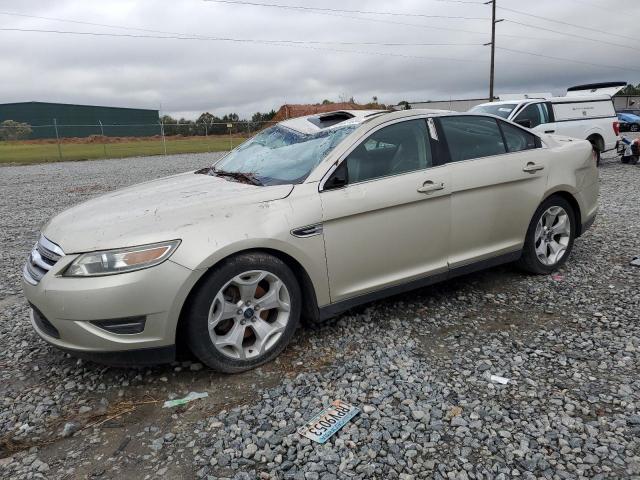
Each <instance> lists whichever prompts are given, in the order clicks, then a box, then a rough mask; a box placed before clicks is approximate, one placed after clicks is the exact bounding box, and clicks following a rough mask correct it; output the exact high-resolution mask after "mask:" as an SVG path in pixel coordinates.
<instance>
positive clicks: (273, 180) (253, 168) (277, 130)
mask: <svg viewBox="0 0 640 480" xmlns="http://www.w3.org/2000/svg"><path fill="white" fill-rule="evenodd" d="M357 127H358V125H356V124H350V125H344V126H337V127H334V128H326V129H324V130H322V131H319V132H317V133H313V134H304V133H300V132H298V131H296V130H292V129H290V128H287V127H285V126H283V125H275V126H273V127H270V128H267V129H266V130H263V131H262V132H260V133H258V134H257V135H256V136H255V137H253V138H251V139H249V140H247V141H246V142H245V143H243V144H242V145H240V146H239V147H238V148H236V149H235V150H233V151H231V152H230V153H229V154H228V155H227V156H226V157H224V158H223V159H222V160H220V161H219V162H218V163H216V164H215V165H214V168H213V169H212V170H211V172H210V173H211V174H213V175H216V174H222V176H227V177H230V178H232V177H233V176H236V177H237V176H238V175H242V176H243V177H244V178H248V177H250V178H253V179H255V180H256V182H255V183H256V184H259V185H280V184H289V183H300V182H302V181H304V179H305V178H307V176H309V174H310V173H311V171H312V170H313V169H314V168H315V167H316V166H317V165H318V164H319V163H320V162H321V161H322V160H323V159H324V158H325V157H326V156H327V155H328V154H329V153H330V152H331V151H332V150H333V149H334V148H335V147H336V146H337V145H338V144H339V143H340V142H341V141H342V140H344V138H345V137H346V136H347V135H349V134H350V133H351V132H353V131H354V130H355V129H356V128H357Z"/></svg>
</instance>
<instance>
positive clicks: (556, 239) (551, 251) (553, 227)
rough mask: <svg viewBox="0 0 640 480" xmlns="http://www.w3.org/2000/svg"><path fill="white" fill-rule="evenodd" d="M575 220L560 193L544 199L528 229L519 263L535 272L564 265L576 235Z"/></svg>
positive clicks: (542, 272)
mask: <svg viewBox="0 0 640 480" xmlns="http://www.w3.org/2000/svg"><path fill="white" fill-rule="evenodd" d="M575 232H576V220H575V212H574V210H573V207H572V206H571V204H570V203H569V202H568V201H566V200H565V199H564V198H562V197H560V196H552V197H549V198H548V199H546V200H545V201H544V202H542V204H541V205H540V206H539V207H538V209H537V210H536V213H535V214H534V215H533V218H532V219H531V223H530V224H529V228H528V230H527V238H526V239H525V243H524V247H523V250H522V257H521V258H520V260H519V262H518V263H519V265H520V267H522V268H523V269H525V270H526V271H528V272H531V273H535V274H546V273H551V272H553V271H554V270H556V269H557V268H558V267H560V266H561V265H563V264H564V263H565V262H566V261H567V258H568V257H569V254H570V253H571V249H572V248H573V241H574V239H575Z"/></svg>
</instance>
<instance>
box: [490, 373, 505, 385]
mask: <svg viewBox="0 0 640 480" xmlns="http://www.w3.org/2000/svg"><path fill="white" fill-rule="evenodd" d="M489 380H491V381H492V382H493V383H500V384H502V385H506V384H507V383H509V379H508V378H504V377H499V376H498V375H491V376H490V377H489Z"/></svg>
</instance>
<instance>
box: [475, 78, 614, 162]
mask: <svg viewBox="0 0 640 480" xmlns="http://www.w3.org/2000/svg"><path fill="white" fill-rule="evenodd" d="M625 85H626V83H625V82H608V83H598V84H589V85H580V86H576V87H571V88H569V89H568V90H567V96H565V97H544V98H531V97H530V96H529V95H524V96H523V98H519V99H518V98H517V97H518V96H517V95H510V96H508V97H511V98H510V99H508V100H502V101H499V102H491V103H484V104H482V105H478V106H476V107H473V108H472V109H471V110H470V111H471V112H477V113H490V114H492V115H497V116H499V117H502V118H506V119H508V120H511V121H513V122H515V123H517V124H519V125H522V126H523V127H526V128H530V129H531V130H533V131H534V132H537V133H547V134H556V135H566V136H568V137H573V138H579V139H584V140H588V141H589V142H591V145H593V148H594V150H595V151H596V153H597V155H598V162H599V161H600V155H601V154H602V153H603V152H606V151H609V150H614V149H615V148H616V145H617V142H618V140H619V138H618V137H619V134H620V130H619V124H618V117H617V116H616V111H615V108H614V105H613V99H612V95H613V94H615V93H616V92H617V91H619V90H620V89H622V88H624V86H625ZM504 97H505V96H501V98H504Z"/></svg>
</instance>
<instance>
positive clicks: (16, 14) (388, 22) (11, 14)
mask: <svg viewBox="0 0 640 480" xmlns="http://www.w3.org/2000/svg"><path fill="white" fill-rule="evenodd" d="M433 1H439V0H433ZM312 13H316V14H318V15H325V16H330V17H338V18H347V19H350V20H359V21H365V22H374V23H384V24H390V25H401V26H408V27H414V28H420V29H432V30H445V31H451V32H462V33H469V34H473V35H486V32H477V31H473V30H465V29H461V28H448V27H440V26H434V25H424V24H416V23H406V22H398V21H393V20H383V19H380V18H368V17H357V16H350V15H342V14H337V13H328V12H312ZM0 15H10V16H17V17H26V18H36V19H40V20H51V21H56V22H64V23H75V24H80V25H90V26H95V27H106V28H117V29H121V30H134V31H139V32H148V33H161V34H167V35H191V36H195V35H192V34H184V33H177V32H168V31H163V30H151V29H147V28H136V27H126V26H122V25H110V24H104V23H94V22H84V21H80V20H70V19H64V18H56V17H43V16H38V15H27V14H23V13H15V12H0ZM512 36H513V37H517V38H526V37H520V36H516V35H512ZM532 39H533V38H532ZM540 40H542V39H540Z"/></svg>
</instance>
